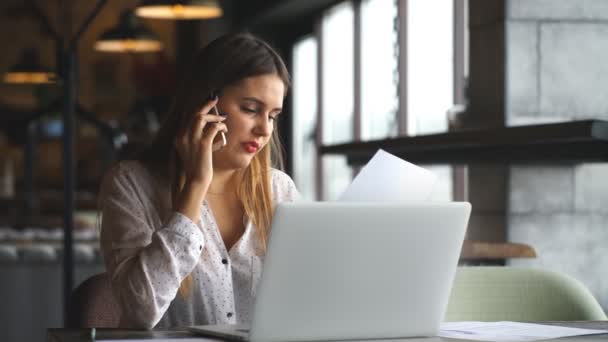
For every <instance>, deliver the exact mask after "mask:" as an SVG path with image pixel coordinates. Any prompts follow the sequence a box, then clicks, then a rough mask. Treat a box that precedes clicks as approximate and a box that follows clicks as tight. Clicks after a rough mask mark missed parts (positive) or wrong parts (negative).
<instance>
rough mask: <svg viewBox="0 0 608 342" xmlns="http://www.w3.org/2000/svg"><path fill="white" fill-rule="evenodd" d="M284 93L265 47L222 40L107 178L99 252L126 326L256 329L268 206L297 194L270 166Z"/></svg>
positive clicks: (285, 81)
mask: <svg viewBox="0 0 608 342" xmlns="http://www.w3.org/2000/svg"><path fill="white" fill-rule="evenodd" d="M288 86H289V75H288V72H287V69H286V68H285V65H284V63H283V61H282V60H281V58H280V57H279V55H278V54H277V53H276V52H275V51H274V50H273V49H272V48H271V47H270V46H268V44H266V43H265V42H263V41H261V40H260V39H258V38H255V37H253V36H251V35H248V34H233V35H228V36H224V37H221V38H219V39H217V40H215V41H213V42H212V43H210V44H209V45H208V46H207V47H205V48H204V49H202V50H201V51H200V52H199V53H198V54H197V56H196V58H195V61H194V64H193V67H192V68H191V72H190V73H189V74H188V76H187V77H186V78H185V80H184V81H183V83H182V85H181V87H180V89H179V91H178V93H177V95H176V97H175V100H174V105H173V108H172V110H171V112H170V115H169V116H168V117H167V119H166V120H165V122H164V123H163V126H162V127H161V129H160V131H159V133H158V135H157V137H156V138H155V140H154V141H153V142H152V143H151V144H150V146H149V147H148V148H147V149H146V150H145V151H144V152H143V153H142V154H141V156H140V157H139V158H138V160H134V161H126V162H121V163H120V164H119V165H117V166H116V167H114V168H113V169H112V170H111V171H109V172H108V174H107V175H106V177H104V181H103V184H102V188H101V191H100V203H101V208H102V214H103V216H102V217H103V218H102V223H101V247H102V252H103V255H104V259H105V263H106V267H107V271H108V273H109V275H110V277H111V281H112V288H113V292H114V295H115V297H116V299H117V301H118V302H119V304H120V306H121V309H122V317H121V326H122V327H132V328H148V329H149V328H153V327H162V328H166V327H174V326H188V325H194V324H233V323H248V322H249V321H250V319H251V312H250V308H251V305H252V298H253V295H254V292H255V287H256V283H257V280H258V277H259V272H260V269H261V256H263V255H264V253H265V248H266V240H267V237H268V234H269V229H270V224H271V218H272V213H273V207H274V206H275V205H276V204H277V203H279V202H283V201H292V200H294V199H295V198H296V197H298V196H299V195H298V192H297V190H296V188H295V186H294V184H293V181H292V180H291V179H290V178H289V176H287V175H286V174H285V173H283V172H281V171H278V170H276V169H272V168H271V166H270V163H271V153H275V152H278V151H279V145H278V139H277V131H276V129H275V128H276V127H275V123H276V120H277V118H278V116H279V115H280V113H281V108H282V105H283V99H284V97H285V94H286V92H287V88H288ZM216 108H217V111H218V112H219V113H220V114H221V115H217V114H216V112H215V110H216ZM222 133H223V134H224V135H225V140H226V144H225V145H224V141H223V138H222V137H221V134H222Z"/></svg>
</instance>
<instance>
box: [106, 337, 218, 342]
mask: <svg viewBox="0 0 608 342" xmlns="http://www.w3.org/2000/svg"><path fill="white" fill-rule="evenodd" d="M104 341H107V342H110V341H111V342H218V341H219V342H222V341H225V340H221V339H218V338H209V337H189V338H157V337H155V338H147V339H128V340H116V339H109V340H106V339H96V340H95V342H104Z"/></svg>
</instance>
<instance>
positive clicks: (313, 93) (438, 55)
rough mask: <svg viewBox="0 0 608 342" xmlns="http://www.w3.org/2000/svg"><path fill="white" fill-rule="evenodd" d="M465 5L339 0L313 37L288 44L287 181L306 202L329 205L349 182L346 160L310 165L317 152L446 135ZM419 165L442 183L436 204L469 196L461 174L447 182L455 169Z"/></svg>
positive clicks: (461, 76)
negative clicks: (290, 162) (290, 125)
mask: <svg viewBox="0 0 608 342" xmlns="http://www.w3.org/2000/svg"><path fill="white" fill-rule="evenodd" d="M467 5H468V2H467V0H453V1H444V0H426V1H423V0H420V1H405V0H361V1H356V2H352V1H344V2H341V3H340V4H338V5H336V6H334V7H332V8H330V9H328V10H327V11H326V12H325V13H324V14H323V15H322V16H321V17H320V18H319V22H318V30H317V32H316V36H315V37H307V38H305V39H303V40H301V41H299V42H298V43H297V44H296V45H295V47H294V93H293V94H294V102H293V103H294V107H295V108H294V115H295V116H296V118H295V119H294V134H295V136H294V153H296V155H295V156H294V163H295V164H294V170H295V174H294V179H295V180H296V184H297V185H298V187H299V188H300V189H301V192H302V193H303V194H304V197H306V198H308V199H322V200H333V199H336V198H337V197H338V196H339V195H340V194H341V192H342V191H344V189H345V188H346V187H347V186H348V184H349V183H350V181H351V179H352V176H353V170H352V169H351V167H349V166H348V165H347V163H346V158H345V157H344V156H334V155H328V156H316V157H315V154H316V148H317V147H318V145H319V144H322V145H334V144H341V143H350V142H353V141H355V140H358V139H361V140H377V139H384V138H387V137H393V136H397V135H399V134H407V135H422V134H433V133H442V132H445V131H447V130H448V118H447V113H448V111H449V110H450V109H451V108H453V107H454V104H455V103H458V104H464V95H463V88H464V80H465V78H466V73H467V68H466V63H467V62H466V50H467V48H466V45H467V39H466V38H467V37H466V35H467V33H466V25H467V18H466V12H467ZM400 44H402V45H401V47H404V48H403V49H400ZM400 51H401V53H402V55H400V54H399V53H400ZM317 63H318V64H319V65H317ZM400 72H401V73H400ZM357 101H358V102H357ZM317 111H319V113H317V114H318V118H317V119H316V120H318V122H317V121H315V119H314V115H313V114H314V113H316V112H317ZM316 122H317V123H320V124H319V125H318V127H320V130H318V131H317V134H318V133H320V134H319V136H318V137H317V139H316V140H315V134H313V132H312V131H313V130H315V129H316V128H317V125H316V124H315V123H316ZM313 159H316V161H317V162H316V163H313V161H312V160H313ZM312 165H314V167H315V170H314V171H313V170H312ZM423 166H424V167H425V168H428V169H430V170H431V171H433V172H434V173H436V174H437V175H438V177H439V179H440V181H439V184H438V185H437V187H436V189H435V192H434V194H433V199H436V200H451V199H452V198H453V197H454V195H456V196H457V197H459V198H460V197H461V196H460V195H459V194H460V192H461V191H460V190H458V191H455V190H453V188H454V185H456V188H458V189H460V188H463V187H464V188H466V187H465V186H464V185H463V184H464V183H462V182H461V183H462V184H461V183H458V181H457V182H456V183H454V182H453V180H454V179H457V180H462V174H461V175H460V176H458V177H455V176H454V174H456V173H458V172H460V173H462V172H461V171H458V170H460V169H456V171H454V172H453V169H452V167H450V166H446V165H423ZM315 176H317V178H315ZM464 177H465V178H466V174H465V176H464ZM313 183H314V185H313ZM319 184H320V185H321V187H319V186H318V185H319ZM315 189H317V190H321V191H320V193H318V191H314V190H315ZM465 192H466V190H465ZM314 194H316V196H314ZM460 199H462V198H460Z"/></svg>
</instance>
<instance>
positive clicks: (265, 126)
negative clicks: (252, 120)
mask: <svg viewBox="0 0 608 342" xmlns="http://www.w3.org/2000/svg"><path fill="white" fill-rule="evenodd" d="M272 128H273V127H272V121H271V120H270V119H269V118H268V117H267V116H265V115H260V116H259V118H258V120H256V125H255V132H256V133H257V134H259V135H261V136H269V135H270V134H272Z"/></svg>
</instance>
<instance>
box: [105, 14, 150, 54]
mask: <svg viewBox="0 0 608 342" xmlns="http://www.w3.org/2000/svg"><path fill="white" fill-rule="evenodd" d="M161 49H162V44H161V42H160V40H159V39H158V37H157V36H156V35H155V34H154V33H152V32H151V31H148V30H147V29H146V28H145V27H144V26H143V25H141V23H139V20H138V19H137V17H136V16H135V15H134V14H133V12H131V11H128V12H124V13H123V14H122V15H121V17H120V22H119V24H118V26H116V27H114V28H112V29H110V30H108V31H106V32H104V33H103V34H102V35H101V36H100V37H99V38H98V39H97V42H95V50H97V51H102V52H154V51H160V50H161Z"/></svg>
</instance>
